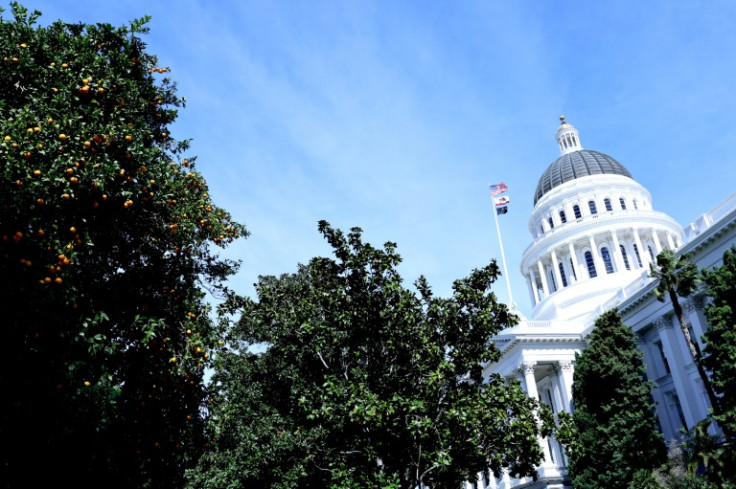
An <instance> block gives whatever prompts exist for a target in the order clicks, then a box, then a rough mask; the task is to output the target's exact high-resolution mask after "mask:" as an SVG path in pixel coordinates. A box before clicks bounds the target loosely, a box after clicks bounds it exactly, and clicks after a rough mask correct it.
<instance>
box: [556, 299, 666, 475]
mask: <svg viewBox="0 0 736 489" xmlns="http://www.w3.org/2000/svg"><path fill="white" fill-rule="evenodd" d="M644 374H645V367H644V363H643V361H642V354H641V352H640V351H639V350H638V349H637V346H636V339H635V337H634V333H633V331H632V330H631V328H629V327H628V326H626V325H625V324H623V322H622V321H621V316H620V315H619V314H618V311H617V310H616V309H614V310H611V311H608V312H605V313H603V314H602V315H601V316H600V317H599V318H598V319H597V320H596V322H595V329H593V331H592V332H591V334H590V336H589V345H588V347H587V348H586V349H585V350H584V351H583V353H582V354H579V355H576V362H575V375H574V380H573V389H572V390H573V393H572V394H573V403H574V405H575V410H574V412H573V414H572V417H571V418H570V417H569V415H568V416H562V418H563V423H562V426H563V428H562V430H561V431H560V432H559V433H558V437H559V439H560V441H562V442H563V443H564V444H565V446H566V447H567V451H568V454H569V459H570V463H569V467H570V476H571V478H572V481H573V485H574V486H575V487H576V488H579V489H617V488H620V489H628V488H629V487H639V486H637V485H632V483H633V481H634V480H637V481H638V482H637V483H640V482H641V481H643V480H645V479H647V478H648V477H649V473H651V471H652V470H653V469H654V468H656V467H658V466H660V465H661V464H662V463H664V461H665V453H666V452H665V445H664V439H663V438H662V435H661V434H659V433H658V431H657V429H656V424H655V418H654V405H653V403H652V401H651V388H652V383H651V382H647V381H645V380H644Z"/></svg>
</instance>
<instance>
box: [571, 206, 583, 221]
mask: <svg viewBox="0 0 736 489" xmlns="http://www.w3.org/2000/svg"><path fill="white" fill-rule="evenodd" d="M572 211H573V212H574V213H575V219H580V218H581V217H583V215H582V214H581V213H580V206H579V205H577V204H575V205H574V206H572Z"/></svg>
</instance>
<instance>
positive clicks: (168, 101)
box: [0, 3, 245, 487]
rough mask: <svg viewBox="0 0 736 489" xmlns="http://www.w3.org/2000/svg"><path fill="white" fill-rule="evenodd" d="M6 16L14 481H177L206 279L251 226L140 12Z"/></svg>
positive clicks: (197, 433) (186, 450) (4, 399)
mask: <svg viewBox="0 0 736 489" xmlns="http://www.w3.org/2000/svg"><path fill="white" fill-rule="evenodd" d="M11 5H12V12H11V14H12V16H11V18H9V19H8V18H4V17H0V240H1V241H0V277H2V280H0V297H2V298H3V302H4V304H5V305H4V306H3V308H2V321H0V324H2V336H3V353H2V355H1V358H2V365H1V367H2V368H0V382H1V386H2V389H0V409H1V411H0V416H1V418H0V439H2V440H3V445H4V447H5V448H6V449H5V450H4V455H2V456H0V458H1V459H2V460H1V461H0V467H2V468H1V469H0V471H2V472H3V473H4V477H3V483H4V487H14V486H15V485H16V483H17V484H18V485H21V484H22V486H23V487H28V486H29V485H30V486H31V487H33V486H34V479H35V478H39V479H42V478H46V477H48V475H49V474H54V477H58V478H60V479H61V478H64V477H69V478H71V479H70V480H73V481H74V484H75V485H81V486H99V485H100V484H101V483H104V484H105V485H106V486H107V487H109V486H113V487H116V486H119V487H177V486H180V485H181V483H182V480H183V473H184V469H185V468H186V467H187V466H188V465H189V464H190V463H191V462H192V461H193V460H194V459H196V458H197V457H198V455H199V451H200V450H202V449H203V447H204V445H205V443H206V440H205V438H204V435H203V430H202V426H203V421H204V420H203V419H202V418H203V416H202V413H204V412H205V410H204V409H203V407H202V406H203V403H206V399H207V393H206V389H205V385H204V382H203V373H204V369H205V368H206V367H207V365H208V362H209V360H210V355H211V354H212V350H213V349H214V348H217V346H218V341H219V336H220V332H219V330H218V329H219V328H218V326H217V325H216V324H215V323H214V322H213V321H212V320H210V319H209V316H208V314H207V308H206V302H205V294H204V289H205V288H208V289H210V290H213V291H217V290H219V291H221V292H223V293H227V289H226V288H225V285H224V280H225V279H226V278H227V277H228V276H229V275H231V274H232V273H234V271H235V270H236V266H237V264H235V263H232V262H230V261H228V260H224V259H220V258H218V256H217V255H216V253H215V251H214V250H215V247H217V246H225V245H226V244H227V243H229V242H231V241H232V240H233V239H235V238H237V237H238V236H242V235H244V234H245V229H244V228H243V227H242V226H241V225H240V224H238V223H235V222H233V221H232V220H231V218H230V216H229V215H228V214H227V213H226V212H225V211H223V210H222V209H220V208H218V207H216V206H215V205H214V203H213V202H212V201H211V199H210V196H209V195H208V189H207V185H206V183H205V181H204V180H203V178H202V176H201V175H200V174H199V173H198V172H197V171H196V170H195V168H194V165H193V163H192V159H191V158H190V159H189V160H187V159H186V157H185V152H186V150H187V143H186V141H183V142H177V141H176V140H175V139H174V138H172V136H171V135H170V129H169V125H170V124H171V123H172V122H173V121H174V120H175V118H176V115H177V112H176V108H177V107H179V106H180V105H181V99H180V98H178V97H177V95H176V91H175V86H174V84H173V83H172V82H171V81H169V80H168V79H167V78H165V76H166V75H165V73H166V72H167V70H166V69H164V68H160V67H158V66H157V62H156V58H155V57H154V56H152V55H150V54H148V53H147V52H146V51H145V45H144V43H143V42H142V40H141V39H140V37H139V34H141V33H144V32H145V31H146V29H145V26H144V25H145V22H146V19H142V20H139V21H135V22H132V23H131V25H130V26H128V27H121V28H115V27H113V26H110V25H106V24H97V25H81V24H66V23H63V22H61V21H59V22H55V23H53V24H51V25H50V26H48V27H39V26H37V25H36V23H35V21H36V19H37V17H38V15H39V13H38V12H34V13H29V12H28V11H27V10H26V9H25V8H24V7H22V6H20V5H18V4H16V3H13V4H11Z"/></svg>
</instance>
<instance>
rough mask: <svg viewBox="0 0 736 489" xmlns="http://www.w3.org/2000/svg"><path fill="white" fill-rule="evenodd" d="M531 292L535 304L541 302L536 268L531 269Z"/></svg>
mask: <svg viewBox="0 0 736 489" xmlns="http://www.w3.org/2000/svg"><path fill="white" fill-rule="evenodd" d="M528 284H529V289H530V290H529V294H530V295H531V298H532V300H533V301H534V305H535V306H536V305H537V304H539V291H538V290H537V278H536V277H535V276H534V268H530V269H529V282H528Z"/></svg>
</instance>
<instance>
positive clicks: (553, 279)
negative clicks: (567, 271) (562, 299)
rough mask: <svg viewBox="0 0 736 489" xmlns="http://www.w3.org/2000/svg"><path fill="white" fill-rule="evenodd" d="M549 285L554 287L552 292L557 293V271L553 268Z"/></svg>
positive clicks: (550, 270) (550, 271) (550, 272)
mask: <svg viewBox="0 0 736 489" xmlns="http://www.w3.org/2000/svg"><path fill="white" fill-rule="evenodd" d="M549 283H550V284H551V285H552V292H557V282H555V271H554V269H553V268H550V269H549Z"/></svg>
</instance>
